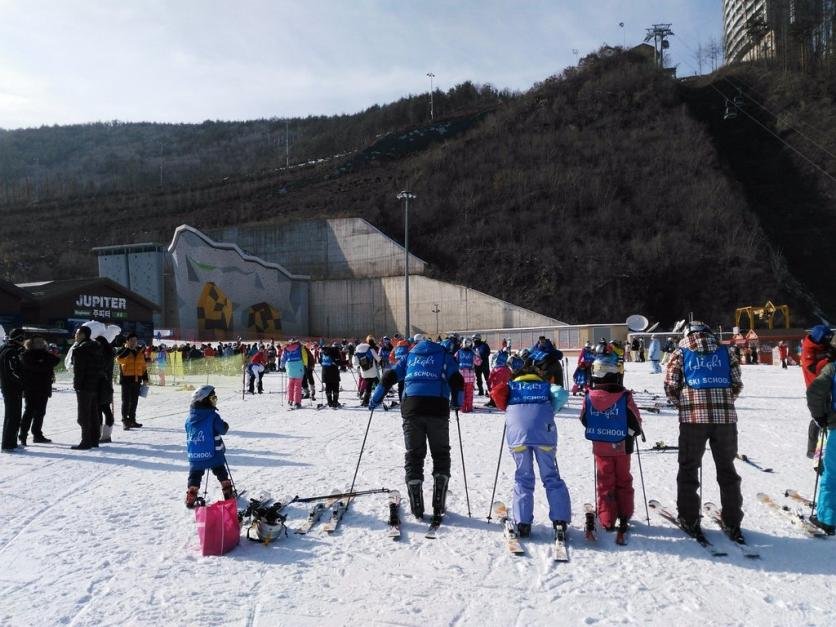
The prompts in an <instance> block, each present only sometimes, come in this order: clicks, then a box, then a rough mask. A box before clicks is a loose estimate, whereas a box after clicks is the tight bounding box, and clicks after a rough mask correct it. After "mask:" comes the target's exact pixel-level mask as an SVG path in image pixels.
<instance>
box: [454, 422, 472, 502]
mask: <svg viewBox="0 0 836 627" xmlns="http://www.w3.org/2000/svg"><path fill="white" fill-rule="evenodd" d="M456 429H457V430H458V432H459V452H460V453H461V454H462V474H463V475H464V497H465V499H467V517H468V518H470V494H469V493H468V491H467V469H466V468H465V466H464V446H463V445H462V427H461V425H460V424H459V410H458V409H457V410H456Z"/></svg>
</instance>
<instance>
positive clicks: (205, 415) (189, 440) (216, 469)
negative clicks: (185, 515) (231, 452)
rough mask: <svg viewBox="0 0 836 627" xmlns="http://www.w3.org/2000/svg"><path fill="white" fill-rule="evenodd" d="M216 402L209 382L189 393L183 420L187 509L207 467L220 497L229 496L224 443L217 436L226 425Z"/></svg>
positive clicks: (215, 396)
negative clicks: (221, 494)
mask: <svg viewBox="0 0 836 627" xmlns="http://www.w3.org/2000/svg"><path fill="white" fill-rule="evenodd" d="M217 403H218V397H217V395H216V394H215V388H214V387H212V386H211V385H204V386H202V387H200V388H198V389H197V390H195V392H194V394H192V404H191V406H190V407H189V417H188V418H187V419H186V452H187V454H188V457H189V483H188V490H187V491H186V507H188V508H189V509H191V508H193V507H194V506H195V504H196V503H197V494H198V491H199V490H200V482H201V481H202V480H203V475H204V473H205V472H206V470H207V469H211V471H212V472H213V473H214V475H215V476H216V477H217V478H218V481H220V482H221V490H222V491H223V495H224V498H225V499H231V498H232V496H233V490H232V481H230V479H229V474H228V473H227V466H226V456H224V451H225V450H226V446H224V441H223V439H222V438H221V436H222V435H224V434H225V433H226V432H227V431H229V425H228V424H227V423H226V422H224V421H223V420H221V416H220V414H219V413H218V410H217V409H216V405H217Z"/></svg>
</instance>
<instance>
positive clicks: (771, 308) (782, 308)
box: [734, 300, 790, 329]
mask: <svg viewBox="0 0 836 627" xmlns="http://www.w3.org/2000/svg"><path fill="white" fill-rule="evenodd" d="M778 312H780V313H782V314H783V315H784V328H785V329H789V328H790V308H789V306H788V305H773V304H772V301H771V300H768V301H766V304H765V305H764V306H763V307H740V308H738V309H736V310H735V312H734V326H736V327H738V328H740V318H741V317H742V316H743V315H744V314H746V315H747V316H748V317H749V329H754V328H755V318H757V319H758V320H764V319H766V324H767V327H768V328H770V329H771V328H773V324H774V322H775V314H776V313H778Z"/></svg>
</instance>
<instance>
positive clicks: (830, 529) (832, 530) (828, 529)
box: [809, 514, 836, 536]
mask: <svg viewBox="0 0 836 627" xmlns="http://www.w3.org/2000/svg"><path fill="white" fill-rule="evenodd" d="M809 520H810V522H811V523H813V524H814V525H815V526H816V527H818V528H819V529H821V530H822V531H824V532H825V533H826V534H827V535H829V536H832V535H836V527H834V526H833V525H828V524H827V523H825V522H822V521H820V520H819V517H818V516H816V515H815V514H813V515H812V516H810V519H809Z"/></svg>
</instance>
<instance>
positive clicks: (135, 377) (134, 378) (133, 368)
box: [116, 333, 148, 431]
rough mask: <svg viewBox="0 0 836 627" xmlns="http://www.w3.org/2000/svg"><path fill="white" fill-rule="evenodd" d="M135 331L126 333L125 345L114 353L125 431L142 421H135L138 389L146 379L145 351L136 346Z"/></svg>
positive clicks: (137, 426) (139, 425) (138, 425)
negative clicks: (117, 367)
mask: <svg viewBox="0 0 836 627" xmlns="http://www.w3.org/2000/svg"><path fill="white" fill-rule="evenodd" d="M137 343H138V340H137V337H136V333H130V334H128V339H127V340H126V341H125V346H123V347H122V350H120V351H119V352H118V353H117V354H116V361H117V362H118V363H119V373H120V377H119V384H120V385H121V386H122V426H123V428H124V429H125V431H129V430H130V429H136V428H139V427H141V426H142V423H140V422H137V421H136V407H137V405H138V404H139V390H140V388H141V387H142V384H143V383H146V382H147V381H148V369H147V367H146V365H145V352H144V351H143V350H142V349H141V348H139V347H138V346H137Z"/></svg>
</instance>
